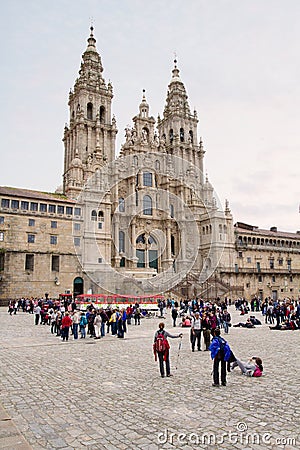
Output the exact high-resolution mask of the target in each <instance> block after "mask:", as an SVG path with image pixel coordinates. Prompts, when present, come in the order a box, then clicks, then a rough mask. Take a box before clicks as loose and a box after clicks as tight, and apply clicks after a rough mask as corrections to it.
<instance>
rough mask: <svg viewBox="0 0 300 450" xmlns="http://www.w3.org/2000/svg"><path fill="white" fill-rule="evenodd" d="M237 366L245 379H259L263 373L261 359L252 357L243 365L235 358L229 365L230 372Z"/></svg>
mask: <svg viewBox="0 0 300 450" xmlns="http://www.w3.org/2000/svg"><path fill="white" fill-rule="evenodd" d="M237 366H239V368H240V369H241V372H242V374H243V375H246V376H247V377H261V376H262V373H263V370H264V368H263V365H262V360H261V358H259V357H257V356H253V357H252V358H251V359H250V360H249V361H248V362H247V363H244V362H242V361H240V360H239V359H237V358H236V360H235V361H234V362H233V363H232V364H231V370H233V369H234V368H235V367H237Z"/></svg>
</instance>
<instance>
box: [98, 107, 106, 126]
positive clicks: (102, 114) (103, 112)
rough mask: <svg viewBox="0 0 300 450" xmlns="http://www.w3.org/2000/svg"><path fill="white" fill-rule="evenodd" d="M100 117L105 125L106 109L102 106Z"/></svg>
mask: <svg viewBox="0 0 300 450" xmlns="http://www.w3.org/2000/svg"><path fill="white" fill-rule="evenodd" d="M99 115H100V122H101V123H105V108H104V106H100V110H99Z"/></svg>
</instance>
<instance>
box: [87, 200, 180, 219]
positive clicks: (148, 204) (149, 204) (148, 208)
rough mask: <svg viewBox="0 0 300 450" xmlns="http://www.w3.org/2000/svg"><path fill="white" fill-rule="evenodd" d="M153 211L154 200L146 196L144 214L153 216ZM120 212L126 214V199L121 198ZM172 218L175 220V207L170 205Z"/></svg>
mask: <svg viewBox="0 0 300 450" xmlns="http://www.w3.org/2000/svg"><path fill="white" fill-rule="evenodd" d="M136 206H138V202H137V198H136ZM152 209H153V207H152V198H151V197H150V195H144V197H143V214H144V215H146V216H152ZM119 212H125V199H124V198H123V197H121V198H119ZM170 216H171V217H172V218H174V205H170ZM92 220H93V218H92ZM94 220H96V219H94Z"/></svg>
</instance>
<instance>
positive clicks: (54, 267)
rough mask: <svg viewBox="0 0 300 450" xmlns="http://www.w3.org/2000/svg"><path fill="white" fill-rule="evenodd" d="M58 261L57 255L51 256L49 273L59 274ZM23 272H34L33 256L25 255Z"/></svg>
mask: <svg viewBox="0 0 300 450" xmlns="http://www.w3.org/2000/svg"><path fill="white" fill-rule="evenodd" d="M59 266H60V260H59V255H51V271H52V272H59ZM25 270H29V271H31V272H33V270H34V255H32V254H26V255H25Z"/></svg>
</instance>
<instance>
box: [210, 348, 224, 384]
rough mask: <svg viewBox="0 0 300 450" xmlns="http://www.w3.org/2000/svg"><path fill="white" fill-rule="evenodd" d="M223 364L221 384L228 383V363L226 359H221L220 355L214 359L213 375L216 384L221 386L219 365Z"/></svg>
mask: <svg viewBox="0 0 300 450" xmlns="http://www.w3.org/2000/svg"><path fill="white" fill-rule="evenodd" d="M220 363H221V382H222V383H226V362H225V361H224V358H221V357H220V356H219V355H216V357H215V359H214V367H213V375H214V384H220V381H219V365H220Z"/></svg>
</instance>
